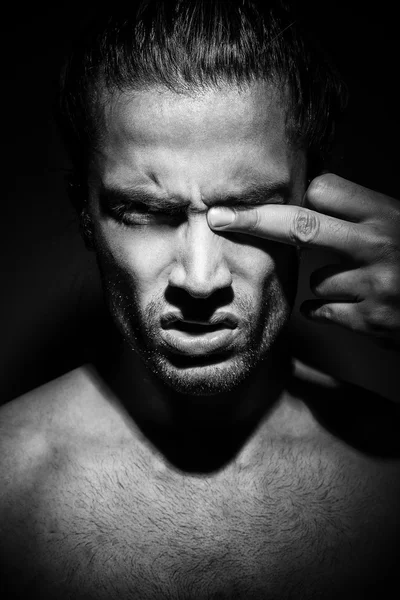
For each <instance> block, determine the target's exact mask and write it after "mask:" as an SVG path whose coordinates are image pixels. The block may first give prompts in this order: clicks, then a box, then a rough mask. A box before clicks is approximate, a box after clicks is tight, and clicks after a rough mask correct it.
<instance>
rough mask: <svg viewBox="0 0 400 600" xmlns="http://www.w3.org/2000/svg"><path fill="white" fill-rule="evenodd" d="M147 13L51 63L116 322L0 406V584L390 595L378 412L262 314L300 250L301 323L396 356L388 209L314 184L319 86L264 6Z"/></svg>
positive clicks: (20, 592) (395, 526) (389, 479)
mask: <svg viewBox="0 0 400 600" xmlns="http://www.w3.org/2000/svg"><path fill="white" fill-rule="evenodd" d="M155 4H156V3H155V2H150V3H147V5H148V6H147V8H146V6H145V5H144V3H143V6H142V10H141V12H140V13H138V16H137V22H136V27H137V32H138V33H137V35H136V36H134V35H133V30H134V27H135V16H132V14H133V13H134V10H133V9H132V14H131V15H130V16H128V17H127V18H126V19H121V18H119V17H115V18H113V19H111V20H109V21H108V22H107V23H105V24H104V23H103V24H101V23H100V24H99V25H98V31H99V32H100V33H98V35H96V36H92V37H90V38H89V42H88V44H87V46H86V47H81V48H80V49H79V50H78V51H77V54H76V55H75V58H74V59H72V61H71V62H70V66H69V67H68V69H67V70H66V74H65V78H64V86H63V107H64V113H63V114H64V117H65V119H66V120H67V122H68V119H69V125H68V126H69V130H68V136H67V139H68V143H69V147H70V149H71V153H72V154H71V155H72V159H73V160H74V162H75V166H76V169H77V175H78V178H79V179H78V181H79V183H78V185H76V186H75V190H77V191H76V198H77V199H78V200H77V201H78V202H79V201H81V202H82V204H81V206H80V210H81V211H82V222H83V230H84V234H85V238H86V241H87V243H88V245H90V246H91V247H92V248H94V250H95V252H96V255H97V259H98V264H99V268H100V272H101V276H102V281H103V286H104V293H105V297H106V299H107V303H108V306H109V308H110V312H111V314H112V316H113V319H114V321H115V323H116V326H117V327H116V331H118V333H117V332H116V333H115V338H113V339H112V340H110V341H109V340H108V339H107V344H106V343H105V346H106V347H105V348H103V349H102V352H101V353H100V354H99V357H98V359H97V361H96V363H94V364H91V365H85V366H83V367H81V368H79V369H76V370H74V371H72V372H70V373H67V374H66V375H65V376H63V377H61V378H59V379H57V380H55V381H53V382H51V383H49V384H47V385H45V386H42V387H40V388H39V389H37V390H35V391H33V392H31V393H29V394H27V395H25V396H23V397H21V398H20V399H18V400H15V401H13V402H10V403H8V404H6V405H5V406H4V407H3V408H2V410H1V413H0V422H1V428H0V431H1V436H0V441H1V454H0V456H1V473H0V475H1V488H0V528H1V549H0V558H1V569H2V575H1V585H2V592H3V595H2V598H31V597H37V598H42V599H43V600H48V599H57V600H60V599H66V598H71V599H74V600H75V599H76V600H80V599H85V600H86V599H92V598H93V599H96V600H111V599H114V598H118V599H119V600H120V599H135V600H136V599H138V600H146V599H154V600H158V599H160V600H161V599H167V598H168V599H178V598H179V599H185V600H186V599H187V600H203V599H206V598H218V599H233V598H238V599H243V600H248V599H253V598H254V599H257V600H258V599H268V600H272V599H273V600H276V599H279V600H280V599H286V598H291V599H296V600H300V599H307V600H309V599H311V598H318V599H319V598H323V599H328V598H329V599H331V598H332V599H333V598H334V599H336V598H352V599H355V598H370V597H371V598H388V597H391V596H390V595H389V591H388V590H389V589H390V588H389V584H390V582H391V581H392V582H393V581H397V577H396V575H397V569H398V565H399V557H398V552H397V551H398V547H399V539H400V531H399V501H400V464H399V463H400V461H399V455H400V444H399V439H398V438H399V435H398V432H399V426H400V418H399V411H398V406H397V405H396V403H394V402H390V401H388V400H386V399H385V398H383V397H378V396H376V395H373V394H372V393H369V392H367V391H365V390H363V389H359V388H357V387H355V386H350V385H345V384H342V383H340V382H337V381H335V380H333V379H332V378H330V377H328V376H326V375H323V374H321V373H317V372H314V371H313V370H312V369H309V368H307V367H305V366H304V365H301V364H299V363H294V364H292V361H291V356H290V340H289V338H288V334H287V327H286V325H287V322H288V319H289V315H290V311H291V307H292V305H293V301H294V296H295V292H296V278H297V267H298V254H299V250H301V248H302V247H311V246H315V247H318V246H320V247H322V248H330V249H333V250H335V251H337V252H338V254H339V256H340V257H341V262H340V264H336V265H335V266H334V267H327V268H325V269H324V270H323V271H319V272H318V273H317V274H315V275H314V280H313V282H312V285H313V289H314V292H315V294H316V296H317V297H318V298H319V299H318V300H315V301H314V302H312V303H311V304H310V303H308V304H307V306H305V307H304V310H305V312H306V313H307V314H308V315H309V317H310V318H315V319H325V320H330V321H331V322H338V323H340V324H342V325H343V326H345V327H348V328H351V329H353V330H355V331H358V332H361V333H364V334H366V335H370V336H378V337H379V338H380V339H383V340H386V341H387V342H388V343H390V344H391V345H392V346H393V347H394V348H396V347H399V332H400V314H399V313H400V311H399V294H400V291H399V287H400V286H399V280H400V273H399V246H400V244H399V230H400V210H399V205H398V203H397V201H396V200H392V199H390V198H387V197H385V196H383V195H381V194H378V193H376V192H372V191H370V190H367V189H364V188H362V187H360V186H358V185H356V184H353V183H351V182H348V181H345V180H343V179H341V178H339V177H336V176H334V175H332V174H330V175H320V176H318V177H316V178H315V177H314V175H316V173H315V171H314V170H313V169H315V167H316V165H317V162H316V159H317V158H318V152H317V150H319V149H321V148H322V147H323V145H324V144H325V143H326V141H327V138H328V137H329V132H330V130H331V128H332V121H331V119H332V114H333V112H334V106H335V104H338V97H339V95H340V85H339V83H337V81H336V79H335V77H334V75H333V74H332V73H331V71H330V70H329V68H328V67H326V66H324V64H323V63H318V62H315V60H314V58H313V55H312V54H310V55H309V54H307V53H306V52H303V51H302V49H301V42H299V39H298V37H296V36H298V33H297V32H296V29H295V26H294V25H293V23H292V18H291V16H290V14H288V13H287V12H286V10H284V9H281V8H279V6H278V4H279V3H271V6H272V5H273V4H276V6H275V7H274V11H273V15H274V16H273V18H272V17H271V16H269V15H268V11H265V13H263V8H262V6H265V2H263V3H260V4H259V5H257V3H250V2H247V1H245V2H239V1H237V2H236V1H232V2H230V3H226V2H224V3H217V2H213V3H207V2H202V1H199V2H196V3H193V2H188V1H186V0H185V1H184V2H181V3H178V2H177V3H176V4H177V5H178V4H180V8H179V9H178V10H177V12H176V13H175V14H174V11H173V10H172V9H171V6H172V4H173V3H171V2H170V3H165V5H164V8H165V10H163V7H162V6H161V4H162V3H160V2H158V3H157V5H158V12H157V19H155V18H154V15H155V12H154V6H153V5H155ZM257 6H258V8H257ZM240 7H242V8H241V9H240ZM240 10H242V18H241V19H240V22H241V28H240V29H239V28H238V23H239V11H240ZM185 11H187V12H185ZM257 11H259V12H257ZM135 14H136V13H135ZM210 15H211V16H210ZM263 20H264V21H265V31H263V28H262V27H261V25H262V23H263ZM137 46H140V47H141V49H142V51H141V52H139V51H138V48H137ZM99 48H101V52H100V51H99ZM132 50H134V51H132ZM317 67H318V69H319V71H318V72H319V74H318V73H317V71H316V69H317ZM300 92H301V93H300ZM293 99H295V102H293ZM82 103H83V104H82ZM83 107H86V108H83ZM296 107H300V109H301V110H296ZM82 119H87V121H82ZM311 178H313V179H312V181H310V179H311ZM232 208H233V209H234V212H233V216H234V217H235V219H234V221H233V222H232V223H231V225H226V224H225V225H223V222H226V221H227V217H228V216H229V214H230V213H229V210H228V209H232Z"/></svg>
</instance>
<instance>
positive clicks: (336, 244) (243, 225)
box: [207, 204, 365, 258]
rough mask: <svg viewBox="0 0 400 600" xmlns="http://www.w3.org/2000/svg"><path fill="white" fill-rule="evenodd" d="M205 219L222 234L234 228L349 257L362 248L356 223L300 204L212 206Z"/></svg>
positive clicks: (242, 231) (277, 240)
mask: <svg viewBox="0 0 400 600" xmlns="http://www.w3.org/2000/svg"><path fill="white" fill-rule="evenodd" d="M207 219H208V223H209V225H210V227H211V228H212V229H215V230H217V231H223V232H224V233H225V232H227V231H235V232H239V233H245V234H249V235H255V236H257V237H261V238H265V239H268V240H272V241H275V242H282V243H284V244H291V245H293V246H300V247H306V248H307V247H321V248H328V249H330V250H335V251H337V252H340V253H343V254H345V255H348V256H352V257H353V258H356V257H357V256H358V254H359V252H360V249H363V241H362V240H360V232H359V230H357V225H355V224H354V223H349V222H347V221H342V220H340V219H336V218H334V217H331V216H328V215H323V214H321V213H318V212H315V211H313V210H308V209H307V208H303V207H300V206H293V205H289V206H288V205H285V206H281V205H276V204H268V205H265V206H259V207H257V208H250V209H249V210H234V209H231V208H221V207H218V208H216V207H214V208H210V210H209V211H208V213H207ZM364 245H365V241H364Z"/></svg>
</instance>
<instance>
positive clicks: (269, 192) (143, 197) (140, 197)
mask: <svg viewBox="0 0 400 600" xmlns="http://www.w3.org/2000/svg"><path fill="white" fill-rule="evenodd" d="M290 191H291V188H290V184H289V182H286V181H277V182H271V183H269V182H268V183H263V184H258V185H253V186H251V187H249V188H247V189H245V190H242V191H240V192H239V193H228V194H216V195H215V196H213V197H212V198H205V199H204V203H205V204H206V206H207V208H200V209H199V208H196V207H191V206H190V204H191V202H190V200H184V199H182V198H178V197H170V196H159V195H157V194H152V193H151V192H148V191H146V190H142V189H140V188H117V187H111V186H110V187H106V186H102V187H101V189H100V191H99V199H100V202H101V203H102V204H108V205H110V204H111V205H112V204H126V205H129V204H135V203H136V204H145V205H146V206H148V207H149V208H150V209H154V210H158V211H166V212H168V211H174V210H175V211H177V210H184V209H188V210H189V212H192V213H206V212H207V211H208V209H209V208H211V207H212V206H232V207H237V208H246V207H251V206H257V205H262V204H266V203H268V201H274V202H277V201H280V202H281V203H282V202H283V203H284V202H286V201H287V200H288V198H289V196H290Z"/></svg>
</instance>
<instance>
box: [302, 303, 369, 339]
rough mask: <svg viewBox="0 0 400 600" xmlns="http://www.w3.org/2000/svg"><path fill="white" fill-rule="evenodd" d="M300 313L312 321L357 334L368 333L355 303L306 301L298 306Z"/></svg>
mask: <svg viewBox="0 0 400 600" xmlns="http://www.w3.org/2000/svg"><path fill="white" fill-rule="evenodd" d="M300 313H301V314H302V315H303V317H305V318H307V319H311V320H312V321H317V322H320V323H333V324H336V325H340V326H341V327H346V329H351V330H353V331H357V332H358V333H365V334H369V333H370V332H369V331H368V327H367V324H366V322H365V319H364V317H363V315H362V314H361V313H360V311H359V309H358V303H357V302H354V303H351V302H329V303H326V302H324V301H320V300H306V301H305V302H303V304H302V305H301V306H300Z"/></svg>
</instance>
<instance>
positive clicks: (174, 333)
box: [162, 314, 238, 357]
mask: <svg viewBox="0 0 400 600" xmlns="http://www.w3.org/2000/svg"><path fill="white" fill-rule="evenodd" d="M237 333H238V320H237V318H236V317H234V316H233V315H230V314H229V315H227V314H224V315H217V316H215V317H214V318H212V319H210V320H209V321H202V320H199V319H183V318H182V317H180V316H177V315H171V314H170V315H166V316H165V317H164V318H163V319H162V337H163V339H164V342H165V344H166V345H167V347H168V348H169V350H170V351H171V352H173V353H175V354H181V355H186V356H196V357H200V356H203V357H205V356H207V355H214V354H217V353H218V354H220V353H221V352H225V353H226V352H227V351H228V350H229V349H230V347H231V346H232V343H233V340H234V339H235V337H236V336H237Z"/></svg>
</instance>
